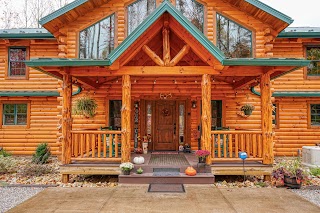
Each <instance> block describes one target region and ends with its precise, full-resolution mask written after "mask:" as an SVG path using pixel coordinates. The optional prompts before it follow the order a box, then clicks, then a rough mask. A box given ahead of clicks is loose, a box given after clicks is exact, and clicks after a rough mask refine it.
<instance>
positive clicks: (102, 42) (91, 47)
mask: <svg viewBox="0 0 320 213" xmlns="http://www.w3.org/2000/svg"><path fill="white" fill-rule="evenodd" d="M113 49H114V14H112V15H110V16H108V17H107V18H105V19H103V20H101V21H99V22H97V23H95V24H94V25H92V26H90V27H88V28H86V29H84V30H82V31H81V32H80V35H79V58H81V59H103V58H106V57H107V56H108V55H109V53H110V52H111V51H112V50H113Z"/></svg>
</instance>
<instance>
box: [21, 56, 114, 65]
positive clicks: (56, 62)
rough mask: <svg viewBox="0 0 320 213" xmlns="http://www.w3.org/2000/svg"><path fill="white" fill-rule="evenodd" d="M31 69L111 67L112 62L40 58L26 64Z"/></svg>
mask: <svg viewBox="0 0 320 213" xmlns="http://www.w3.org/2000/svg"><path fill="white" fill-rule="evenodd" d="M25 63H26V65H27V66H29V67H38V66H47V67H53V66H59V67H82V66H110V65H111V63H110V60H109V59H106V60H90V59H67V58H38V59H30V61H26V62H25Z"/></svg>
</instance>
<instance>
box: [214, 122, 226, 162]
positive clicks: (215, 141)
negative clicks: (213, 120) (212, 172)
mask: <svg viewBox="0 0 320 213" xmlns="http://www.w3.org/2000/svg"><path fill="white" fill-rule="evenodd" d="M211 129H212V130H230V127H218V126H213V127H212V128H211ZM224 137H226V149H227V153H228V143H229V138H228V136H227V135H225V134H220V141H218V135H215V138H214V147H215V149H214V150H215V151H214V152H215V155H216V156H218V146H220V150H221V151H220V153H221V157H224V151H223V150H224V144H223V138H224Z"/></svg>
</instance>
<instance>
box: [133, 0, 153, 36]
mask: <svg viewBox="0 0 320 213" xmlns="http://www.w3.org/2000/svg"><path fill="white" fill-rule="evenodd" d="M155 9H156V0H138V1H136V2H134V3H132V4H130V5H129V6H128V7H127V13H128V14H127V17H128V35H130V34H131V33H132V32H133V31H134V30H135V29H136V28H137V27H138V26H139V24H141V23H142V22H143V21H144V20H145V19H146V18H147V17H148V16H149V15H150V14H151V13H152V11H154V10H155Z"/></svg>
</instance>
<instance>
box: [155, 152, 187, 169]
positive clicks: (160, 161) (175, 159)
mask: <svg viewBox="0 0 320 213" xmlns="http://www.w3.org/2000/svg"><path fill="white" fill-rule="evenodd" d="M149 165H155V166H169V165H171V166H183V165H189V162H188V161H187V159H186V157H185V156H184V154H179V155H166V154H156V155H154V154H151V158H150V161H149Z"/></svg>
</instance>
